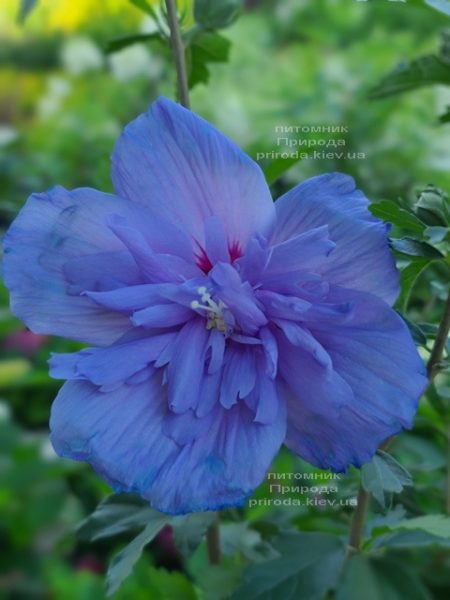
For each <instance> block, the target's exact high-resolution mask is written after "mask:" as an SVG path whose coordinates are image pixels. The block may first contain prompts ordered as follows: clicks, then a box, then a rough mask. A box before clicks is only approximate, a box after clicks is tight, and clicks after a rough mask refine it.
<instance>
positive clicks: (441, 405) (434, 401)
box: [427, 382, 449, 416]
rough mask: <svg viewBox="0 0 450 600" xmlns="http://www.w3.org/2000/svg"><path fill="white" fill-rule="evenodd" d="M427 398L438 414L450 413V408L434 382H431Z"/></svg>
mask: <svg viewBox="0 0 450 600" xmlns="http://www.w3.org/2000/svg"><path fill="white" fill-rule="evenodd" d="M427 400H428V402H429V403H430V404H431V406H432V407H433V408H434V410H435V411H436V412H437V413H438V415H441V416H444V415H446V414H447V413H448V410H449V408H448V407H447V406H446V404H445V402H444V400H443V399H442V397H441V395H440V394H439V392H438V391H437V389H436V386H435V385H434V383H433V382H431V383H430V385H429V386H428V389H427Z"/></svg>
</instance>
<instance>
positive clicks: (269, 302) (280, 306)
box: [255, 290, 313, 321]
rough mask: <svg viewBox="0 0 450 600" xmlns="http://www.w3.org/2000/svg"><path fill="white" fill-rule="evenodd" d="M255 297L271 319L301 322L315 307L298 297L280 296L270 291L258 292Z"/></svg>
mask: <svg viewBox="0 0 450 600" xmlns="http://www.w3.org/2000/svg"><path fill="white" fill-rule="evenodd" d="M255 295H256V297H257V298H258V300H259V301H260V302H261V303H262V305H263V306H264V313H265V314H266V315H267V316H268V317H270V318H271V319H277V318H279V319H292V320H294V321H300V320H303V319H304V316H305V313H307V312H308V311H309V310H311V308H312V307H313V305H312V304H311V302H308V301H307V300H303V299H302V298H298V297H297V296H288V295H284V294H278V293H277V292H272V291H270V290H256V292H255Z"/></svg>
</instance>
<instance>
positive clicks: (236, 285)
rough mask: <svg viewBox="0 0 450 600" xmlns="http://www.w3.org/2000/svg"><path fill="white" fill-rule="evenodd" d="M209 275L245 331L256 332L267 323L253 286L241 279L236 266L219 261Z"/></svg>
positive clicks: (220, 295) (218, 292)
mask: <svg viewBox="0 0 450 600" xmlns="http://www.w3.org/2000/svg"><path fill="white" fill-rule="evenodd" d="M209 277H210V278H211V281H212V282H213V283H214V284H215V288H216V295H217V297H218V298H219V299H220V300H221V301H222V302H223V303H224V304H225V305H226V306H227V307H228V308H229V309H230V311H231V313H232V314H233V316H234V318H235V319H236V320H237V322H238V323H239V325H240V327H241V328H242V330H243V331H244V332H245V333H255V332H256V331H257V330H258V329H259V328H260V327H262V326H263V325H265V324H266V323H267V318H266V317H265V315H264V313H263V312H262V310H261V308H260V307H259V306H258V304H259V303H258V301H257V299H256V298H255V295H254V293H253V290H252V288H251V286H250V285H249V284H248V283H247V282H244V283H243V282H242V281H241V278H240V276H239V273H238V272H237V271H236V269H235V268H234V267H232V266H231V265H228V264H225V263H218V264H216V265H215V266H214V268H213V269H212V270H211V272H210V273H209Z"/></svg>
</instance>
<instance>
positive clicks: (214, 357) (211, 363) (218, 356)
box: [206, 328, 225, 374]
mask: <svg viewBox="0 0 450 600" xmlns="http://www.w3.org/2000/svg"><path fill="white" fill-rule="evenodd" d="M224 353H225V336H224V335H223V334H222V333H221V332H220V331H219V330H218V329H216V328H213V329H211V331H210V334H209V339H208V343H207V346H206V362H207V372H208V373H209V374H212V373H216V372H217V371H218V370H219V369H220V368H221V367H222V364H223V357H224Z"/></svg>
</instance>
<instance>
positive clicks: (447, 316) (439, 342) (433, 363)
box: [427, 292, 450, 381]
mask: <svg viewBox="0 0 450 600" xmlns="http://www.w3.org/2000/svg"><path fill="white" fill-rule="evenodd" d="M449 331H450V292H449V294H448V296H447V301H446V303H445V308H444V314H443V315H442V319H441V322H440V323H439V327H438V330H437V334H436V339H435V340H434V344H433V348H432V350H431V354H430V358H429V360H428V365H427V369H428V378H429V380H430V381H432V380H433V378H434V377H435V375H436V374H437V372H438V371H439V363H440V362H441V360H442V355H443V354H444V348H445V344H446V343H447V338H448V334H449Z"/></svg>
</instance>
